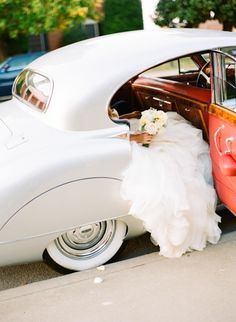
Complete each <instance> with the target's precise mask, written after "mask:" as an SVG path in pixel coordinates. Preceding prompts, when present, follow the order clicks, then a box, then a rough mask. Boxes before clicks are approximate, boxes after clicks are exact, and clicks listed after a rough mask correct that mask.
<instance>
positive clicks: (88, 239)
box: [56, 220, 116, 259]
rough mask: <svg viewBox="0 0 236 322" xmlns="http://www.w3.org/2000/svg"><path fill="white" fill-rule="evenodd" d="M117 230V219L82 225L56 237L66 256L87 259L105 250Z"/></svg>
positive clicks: (59, 247)
mask: <svg viewBox="0 0 236 322" xmlns="http://www.w3.org/2000/svg"><path fill="white" fill-rule="evenodd" d="M115 230H116V222H115V220H108V221H103V222H98V223H95V224H90V225H86V226H81V227H78V228H75V229H73V230H71V231H68V232H66V233H65V234H63V235H61V236H60V237H58V238H57V239H56V245H57V248H58V249H59V250H60V251H61V252H62V253H64V254H65V255H66V256H69V257H71V258H77V259H85V258H86V259H87V258H88V257H93V256H96V255H97V254H98V253H100V252H102V251H104V249H105V248H107V247H108V245H109V244H110V243H111V241H112V239H113V236H114V233H115Z"/></svg>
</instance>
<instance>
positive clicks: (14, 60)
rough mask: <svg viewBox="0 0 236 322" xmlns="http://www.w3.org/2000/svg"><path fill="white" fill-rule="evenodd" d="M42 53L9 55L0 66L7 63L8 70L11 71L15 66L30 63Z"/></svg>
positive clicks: (18, 66)
mask: <svg viewBox="0 0 236 322" xmlns="http://www.w3.org/2000/svg"><path fill="white" fill-rule="evenodd" d="M42 54H43V52H37V53H32V54H26V55H19V56H14V57H10V58H8V59H7V60H6V61H5V62H4V63H3V66H2V67H4V65H7V66H8V71H11V70H14V69H17V68H23V67H25V66H26V65H28V64H30V63H31V62H32V61H33V60H34V59H36V58H38V57H39V56H41V55H42Z"/></svg>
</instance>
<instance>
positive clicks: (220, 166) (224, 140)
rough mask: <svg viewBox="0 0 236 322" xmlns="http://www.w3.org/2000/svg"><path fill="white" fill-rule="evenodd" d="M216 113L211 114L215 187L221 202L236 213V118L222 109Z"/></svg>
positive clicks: (210, 129)
mask: <svg viewBox="0 0 236 322" xmlns="http://www.w3.org/2000/svg"><path fill="white" fill-rule="evenodd" d="M214 111H216V112H217V113H210V114H209V137H210V152H211V159H212V167H213V176H214V181H215V186H216V190H217V193H218V196H219V198H220V199H221V201H222V202H223V203H224V204H225V205H226V206H227V207H228V208H229V209H231V210H232V211H233V212H234V213H236V124H235V121H236V117H235V116H234V115H233V114H232V112H231V111H227V110H225V109H222V108H218V107H214ZM220 112H222V114H221V113H220ZM234 118H235V120H234Z"/></svg>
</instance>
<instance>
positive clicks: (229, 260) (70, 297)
mask: <svg viewBox="0 0 236 322" xmlns="http://www.w3.org/2000/svg"><path fill="white" fill-rule="evenodd" d="M235 248H236V233H235V232H233V233H229V234H225V235H224V236H223V237H222V239H221V241H220V242H219V244H217V245H209V246H208V247H207V248H206V249H205V250H204V251H203V252H192V253H189V254H186V255H184V256H183V257H181V258H179V259H171V260H170V259H166V258H164V257H161V256H158V254H157V253H152V254H148V255H144V256H140V257H137V258H132V259H128V260H125V261H122V262H118V263H114V264H109V265H106V266H105V270H104V271H99V270H97V269H93V270H89V271H84V272H79V273H73V274H70V275H66V276H62V277H57V278H54V279H50V280H47V281H42V282H36V283H32V284H30V285H25V286H21V287H18V288H15V289H10V290H5V291H2V292H0V312H1V315H0V321H4V322H8V321H9V322H12V321H18V322H20V321H24V322H26V321H27V322H28V321H34V322H37V321H44V322H46V321H57V322H58V321H65V320H67V322H68V321H82V322H87V321H89V322H96V321H99V322H100V321H101V322H106V321H109V322H113V321H115V322H119V321H122V322H125V321H128V322H132V321H134V322H139V321H140V322H143V321H145V322H148V321H158V322H160V321H163V322H169V321H170V322H173V321H174V322H178V321H180V322H185V321H186V322H189V321H190V320H191V321H192V322H195V321H196V322H202V321H204V322H205V321H206V322H211V321H212V322H213V321H214V322H218V321H222V320H225V321H227V322H231V321H232V322H234V321H235V320H236V308H235V305H234V298H235V296H236V277H235V266H236V252H235ZM97 277H99V278H101V279H102V282H101V283H98V284H96V283H95V278H97Z"/></svg>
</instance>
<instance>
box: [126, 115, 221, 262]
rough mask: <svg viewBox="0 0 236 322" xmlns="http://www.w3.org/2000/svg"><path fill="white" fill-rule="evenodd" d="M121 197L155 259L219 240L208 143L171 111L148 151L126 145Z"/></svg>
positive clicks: (135, 144)
mask: <svg viewBox="0 0 236 322" xmlns="http://www.w3.org/2000/svg"><path fill="white" fill-rule="evenodd" d="M137 122H138V121H137V120H135V121H134V120H133V121H132V127H133V128H134V130H135V127H137ZM121 194H122V197H123V198H124V199H125V200H129V201H130V210H129V213H130V214H132V215H133V216H135V217H137V218H139V219H141V220H142V221H143V224H144V226H145V228H146V230H147V231H149V232H150V233H151V240H152V241H153V242H154V243H155V244H156V245H159V247H160V254H161V255H164V256H166V257H179V256H181V255H182V254H184V253H185V252H187V251H191V250H202V249H204V248H205V247H206V244H207V242H210V243H213V244H215V243H217V241H218V240H219V238H220V234H221V231H220V229H219V227H218V223H219V222H220V217H219V216H218V215H217V214H216V213H215V207H216V193H215V190H214V188H213V185H212V176H211V160H210V156H209V147H208V144H207V143H206V142H205V141H204V140H203V139H202V132H201V130H199V129H196V128H194V127H193V126H192V125H191V124H189V123H188V122H187V121H186V120H185V119H184V118H182V117H181V116H180V115H178V114H177V113H175V112H168V125H167V127H166V128H163V129H162V130H161V131H160V132H159V133H158V135H157V136H155V138H154V140H153V142H152V144H151V145H150V147H149V148H146V147H143V146H141V145H140V144H137V143H136V142H132V159H131V162H130V164H129V167H128V168H127V169H126V171H125V172H124V175H123V183H122V187H121Z"/></svg>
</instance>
